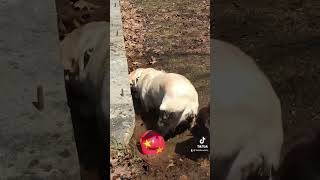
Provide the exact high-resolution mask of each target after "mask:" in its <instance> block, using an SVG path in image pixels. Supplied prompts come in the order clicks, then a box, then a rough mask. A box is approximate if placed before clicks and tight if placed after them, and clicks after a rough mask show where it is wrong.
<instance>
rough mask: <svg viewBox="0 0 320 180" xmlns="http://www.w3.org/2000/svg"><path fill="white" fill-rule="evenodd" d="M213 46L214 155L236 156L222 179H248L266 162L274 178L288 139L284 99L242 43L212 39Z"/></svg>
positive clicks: (217, 158) (212, 127) (212, 128)
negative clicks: (284, 129) (283, 121)
mask: <svg viewBox="0 0 320 180" xmlns="http://www.w3.org/2000/svg"><path fill="white" fill-rule="evenodd" d="M211 51H212V53H213V56H211V57H212V63H211V65H212V66H213V69H214V70H213V77H214V78H213V91H212V95H213V108H212V109H213V114H212V115H211V120H212V122H211V123H210V124H211V127H210V130H211V131H210V136H211V138H210V141H211V142H210V143H211V144H212V145H213V148H212V149H211V151H210V154H211V158H212V159H216V160H219V159H224V158H229V157H234V158H235V159H234V161H233V162H232V163H231V167H230V169H228V173H227V176H226V178H221V179H226V180H243V179H246V178H247V177H248V175H249V174H250V173H252V172H255V171H256V170H257V169H258V168H259V167H261V165H263V167H264V168H265V170H267V172H268V173H267V174H269V175H268V176H269V177H270V179H271V178H272V173H271V172H272V169H274V170H277V169H278V168H279V164H280V152H281V147H282V143H283V129H282V119H281V105H280V100H279V98H278V97H277V95H276V93H275V91H274V90H273V88H272V86H271V84H270V82H269V80H268V79H267V77H266V76H265V75H264V73H263V72H262V71H261V70H260V69H259V68H258V67H257V65H256V63H255V62H254V60H253V59H252V58H251V57H249V56H248V55H246V54H245V53H244V52H242V51H241V50H240V49H239V48H237V47H235V46H233V45H231V44H229V43H227V42H223V41H219V40H211ZM211 147H212V146H211ZM217 162H218V161H217ZM215 166H216V167H218V166H219V165H218V164H215ZM214 174H215V173H214ZM216 179H220V178H216Z"/></svg>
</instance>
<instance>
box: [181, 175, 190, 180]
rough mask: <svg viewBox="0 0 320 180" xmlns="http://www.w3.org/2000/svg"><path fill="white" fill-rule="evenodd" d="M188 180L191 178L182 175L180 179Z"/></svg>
mask: <svg viewBox="0 0 320 180" xmlns="http://www.w3.org/2000/svg"><path fill="white" fill-rule="evenodd" d="M188 179H189V178H188V176H186V175H181V176H180V178H179V180H188Z"/></svg>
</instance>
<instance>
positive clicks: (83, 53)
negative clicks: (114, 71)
mask: <svg viewBox="0 0 320 180" xmlns="http://www.w3.org/2000/svg"><path fill="white" fill-rule="evenodd" d="M108 29H109V23H108V22H91V23H88V24H86V25H84V26H82V27H80V28H78V29H75V30H74V31H72V32H71V33H70V34H67V35H66V37H65V38H64V40H63V41H62V42H61V60H62V64H63V68H64V70H65V82H66V91H67V96H68V104H69V107H70V110H71V116H72V121H73V125H74V129H75V134H81V137H88V138H89V137H90V140H89V141H90V142H89V143H90V149H93V150H92V151H94V152H93V153H91V154H87V152H84V154H83V155H81V154H82V153H83V152H82V151H80V150H79V149H78V152H79V156H81V157H80V159H86V160H85V161H89V162H91V161H98V163H99V165H100V168H101V169H100V175H101V176H104V175H105V173H106V171H105V166H106V165H105V164H104V161H103V157H105V154H104V153H105V152H106V150H107V148H108V147H106V145H107V143H106V136H107V135H106V133H107V130H106V129H108V125H109V123H107V121H108V118H109V113H108V112H109V83H108V82H109V75H108V70H109V56H110V51H109V49H108V43H109V38H110V34H109V33H108ZM74 77H75V78H74ZM76 141H77V143H80V144H82V143H83V142H87V141H84V140H83V139H81V140H77V137H76ZM95 142H96V143H95ZM89 143H88V142H87V144H89ZM77 146H78V147H82V146H79V144H78V145H77ZM87 146H88V145H86V147H87ZM90 151H91V150H90ZM96 155H98V156H99V157H98V158H97V157H95V156H96ZM93 156H94V158H93ZM86 164H91V163H86Z"/></svg>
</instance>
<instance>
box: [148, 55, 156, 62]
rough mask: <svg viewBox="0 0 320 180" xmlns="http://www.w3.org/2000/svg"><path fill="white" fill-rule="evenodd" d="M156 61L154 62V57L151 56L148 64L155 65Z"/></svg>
mask: <svg viewBox="0 0 320 180" xmlns="http://www.w3.org/2000/svg"><path fill="white" fill-rule="evenodd" d="M156 62H157V61H156V58H155V57H153V56H151V61H149V64H154V63H156Z"/></svg>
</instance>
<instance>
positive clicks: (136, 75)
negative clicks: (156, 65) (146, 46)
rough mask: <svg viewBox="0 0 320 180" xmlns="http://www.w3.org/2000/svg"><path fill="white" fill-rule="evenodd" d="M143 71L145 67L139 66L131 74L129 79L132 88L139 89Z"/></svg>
mask: <svg viewBox="0 0 320 180" xmlns="http://www.w3.org/2000/svg"><path fill="white" fill-rule="evenodd" d="M143 71H144V69H143V68H138V69H136V70H134V71H132V72H131V73H130V74H129V81H130V87H131V89H133V90H135V89H137V87H138V81H139V79H140V78H141V75H142V73H143Z"/></svg>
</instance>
